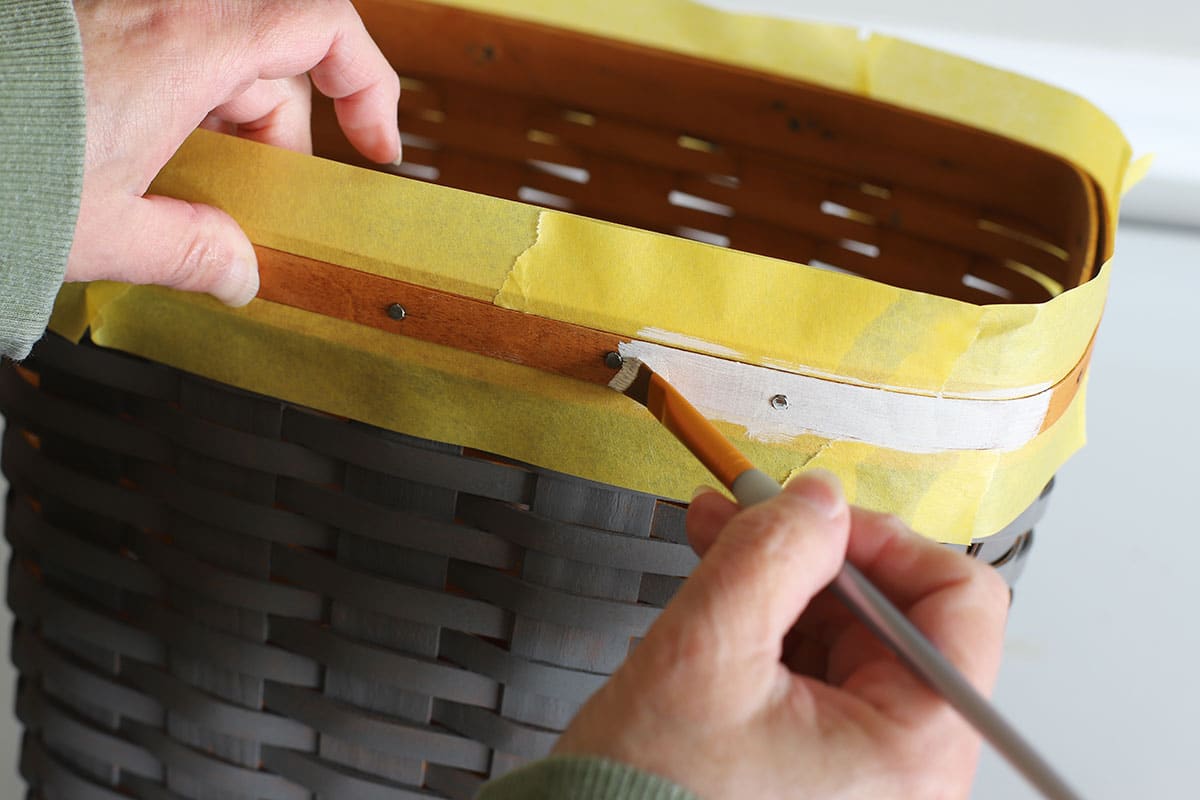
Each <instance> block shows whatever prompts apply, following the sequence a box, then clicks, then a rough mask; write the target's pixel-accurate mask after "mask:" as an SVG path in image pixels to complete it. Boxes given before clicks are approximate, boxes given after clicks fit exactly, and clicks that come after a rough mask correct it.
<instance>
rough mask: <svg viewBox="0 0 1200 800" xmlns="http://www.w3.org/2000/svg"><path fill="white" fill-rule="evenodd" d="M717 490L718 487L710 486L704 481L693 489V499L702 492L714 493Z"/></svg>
mask: <svg viewBox="0 0 1200 800" xmlns="http://www.w3.org/2000/svg"><path fill="white" fill-rule="evenodd" d="M716 491H717V490H716V489H714V488H713V487H711V486H709V485H708V484H704V483H702V484H700V485H699V486H697V487H696V488H695V489H693V490H692V499H693V500H695V499H696V498H697V497H699V496H700V495H702V494H712V493H713V492H716Z"/></svg>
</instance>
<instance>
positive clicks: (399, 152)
mask: <svg viewBox="0 0 1200 800" xmlns="http://www.w3.org/2000/svg"><path fill="white" fill-rule="evenodd" d="M403 163H404V139H403V138H402V137H401V136H400V133H399V131H397V133H396V160H395V161H393V162H392V166H393V167H398V166H400V165H401V164H403Z"/></svg>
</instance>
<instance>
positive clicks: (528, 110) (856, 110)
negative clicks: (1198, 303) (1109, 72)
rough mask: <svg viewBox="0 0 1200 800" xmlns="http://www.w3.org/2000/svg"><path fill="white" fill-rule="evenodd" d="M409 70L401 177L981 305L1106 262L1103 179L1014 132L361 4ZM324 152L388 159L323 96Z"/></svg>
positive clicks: (536, 28)
mask: <svg viewBox="0 0 1200 800" xmlns="http://www.w3.org/2000/svg"><path fill="white" fill-rule="evenodd" d="M358 6H359V10H360V13H361V14H362V16H363V18H364V20H365V22H366V23H367V26H368V28H369V29H370V30H371V33H372V35H373V36H374V37H375V38H376V40H377V41H378V42H379V44H380V46H381V48H382V49H383V51H384V53H385V54H386V55H387V57H388V58H389V59H390V60H391V61H392V63H393V65H394V66H395V67H396V69H397V71H398V72H399V73H400V74H401V76H402V80H403V85H404V90H403V93H402V96H401V101H400V104H401V108H400V128H401V131H402V134H403V137H404V142H405V151H404V157H405V163H404V164H403V165H402V166H401V167H399V168H393V167H388V169H390V170H394V171H397V172H399V173H400V174H402V175H405V176H408V177H411V178H415V179H419V180H425V181H432V182H437V183H441V184H445V185H448V186H453V187H457V188H461V189H467V190H471V191H475V192H481V193H484V194H488V195H493V196H496V197H501V198H506V199H511V200H521V201H525V202H529V203H533V204H538V205H544V206H547V207H552V208H557V209H561V210H565V211H570V212H574V213H578V214H581V215H585V216H590V217H595V218H599V219H604V220H608V221H612V222H618V223H622V224H627V225H632V226H636V227H639V228H644V229H647V230H653V231H658V232H662V233H667V234H672V235H677V236H683V237H687V238H691V239H696V240H700V241H704V242H709V243H713V244H718V245H723V246H728V247H733V248H737V249H740V250H745V251H750V252H755V253H760V254H763V255H768V256H773V257H777V258H782V259H786V260H789V261H793V262H797V263H805V264H809V265H813V266H818V267H825V268H829V269H836V270H840V271H846V272H850V273H854V274H857V275H861V276H864V277H866V278H870V279H872V280H876V281H880V282H883V283H888V284H892V285H895V286H899V287H902V288H906V289H912V290H916V291H923V292H928V293H931V294H937V295H941V296H945V297H951V298H956V299H961V300H966V301H970V302H973V303H978V304H987V303H1002V302H1040V301H1043V300H1046V299H1048V298H1050V297H1052V296H1054V295H1056V294H1058V293H1060V292H1061V291H1062V290H1063V289H1065V288H1071V287H1073V286H1076V285H1078V284H1080V283H1082V282H1084V281H1086V280H1088V279H1089V278H1090V277H1091V276H1092V274H1093V271H1094V269H1095V264H1096V257H1097V252H1098V251H1099V250H1102V249H1103V248H1102V245H1101V237H1102V231H1101V228H1100V223H1099V221H1098V215H1097V200H1096V192H1095V189H1094V187H1093V185H1092V182H1091V181H1090V180H1089V179H1088V178H1087V177H1086V176H1085V175H1084V174H1083V173H1082V172H1080V171H1079V170H1078V169H1077V168H1075V167H1073V166H1071V165H1070V164H1068V163H1066V162H1065V161H1063V160H1061V159H1059V158H1057V157H1054V156H1051V155H1049V154H1047V153H1044V152H1042V151H1039V150H1037V149H1034V148H1032V147H1029V146H1027V145H1024V144H1021V143H1017V142H1014V141H1011V140H1008V139H1004V138H1002V137H999V136H996V135H993V134H990V133H987V132H984V131H980V130H977V129H973V128H969V127H966V126H963V125H959V124H955V123H952V122H948V121H945V120H940V119H936V118H933V117H930V116H927V115H923V114H921V113H918V112H915V111H911V110H907V109H902V108H898V107H895V106H889V105H886V104H883V103H880V102H877V101H873V100H869V99H865V98H862V97H859V96H856V95H851V94H847V93H843V92H837V91H833V90H830V89H826V88H822V87H818V86H815V85H812V84H807V83H803V82H800V81H796V80H792V79H787V78H782V77H778V76H771V75H766V74H762V73H756V72H751V71H748V70H745V69H740V68H736V67H731V66H727V65H721V64H717V63H714V62H709V61H704V60H699V59H695V58H690V57H687V56H683V55H677V54H672V53H666V52H662V51H656V50H651V49H648V48H644V47H638V46H635V45H631V44H627V43H621V42H616V41H611V40H606V39H601V38H597V37H592V36H587V35H584V34H581V33H576V32H571V31H564V30H559V29H555V28H550V27H546V26H542V25H537V24H533V23H528V22H522V21H517V20H512V19H505V18H500V17H495V16H489V15H485V14H480V13H476V12H471V11H467V10H463V9H455V8H447V7H443V6H434V5H428V4H425V3H420V2H408V1H407V0H367V1H366V2H359V3H358ZM315 102H316V105H315V108H314V149H315V151H316V152H317V154H319V155H323V156H326V157H329V158H334V159H336V160H341V161H346V162H349V163H355V164H360V165H363V166H371V165H370V164H368V163H367V162H365V161H364V160H363V159H362V158H361V157H359V156H358V155H357V154H356V153H355V152H354V151H353V149H352V148H351V147H350V146H349V145H348V144H347V142H346V141H345V139H344V137H343V136H342V134H341V133H340V131H339V130H338V128H337V124H336V120H335V118H334V116H333V112H332V105H331V104H330V103H329V102H328V101H322V100H320V99H315Z"/></svg>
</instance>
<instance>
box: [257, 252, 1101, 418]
mask: <svg viewBox="0 0 1200 800" xmlns="http://www.w3.org/2000/svg"><path fill="white" fill-rule="evenodd" d="M255 249H256V251H257V253H258V259H259V275H260V286H261V288H260V290H259V294H258V296H259V297H260V298H262V299H264V300H269V301H271V302H275V303H281V304H283V305H287V306H292V307H294V308H299V309H303V310H305V311H311V312H313V313H316V314H321V315H323V316H327V317H334V318H337V319H342V320H346V321H348V322H355V323H358V324H360V325H367V326H369V327H372V328H376V329H378V330H382V331H385V332H387V333H393V334H400V335H402V336H409V337H412V338H415V339H420V340H422V341H426V342H431V343H433V344H438V345H443V346H445V347H452V348H455V349H458V350H465V351H468V352H471V353H476V354H478V355H482V356H486V357H489V358H496V359H500V360H502V361H507V362H510V363H514V364H521V365H524V366H527V367H533V368H534V369H539V370H542V371H546V372H553V373H556V374H558V375H564V376H566V377H569V378H574V379H576V380H583V381H587V382H589V383H594V384H602V385H607V384H608V382H609V381H610V380H612V378H613V377H614V376H615V375H616V373H617V371H618V369H619V367H620V364H619V363H617V365H616V366H610V365H609V364H608V363H606V358H607V357H608V356H609V354H610V353H616V352H618V351H619V349H620V345H621V343H622V342H631V341H633V340H631V339H629V338H622V337H620V336H617V335H616V334H612V333H606V332H604V331H598V330H595V329H592V328H587V327H584V326H581V325H575V324H572V323H569V322H562V321H560V320H554V319H549V318H546V317H539V316H536V315H534V314H526V313H524V312H521V311H514V310H512V309H507V308H500V307H499V306H495V305H493V304H491V303H489V302H486V301H482V300H475V299H473V298H469V297H463V296H461V295H456V294H453V293H451V292H444V291H440V290H437V289H430V288H427V287H423V286H417V285H415V284H412V283H407V282H405V281H398V280H394V279H391V278H385V277H382V276H379V275H372V274H370V273H367V272H361V271H359V270H355V269H350V268H348V267H342V266H338V265H335V264H330V263H327V262H324V261H318V260H316V259H312V258H306V257H304V256H299V255H295V254H292V253H285V252H282V251H279V250H273V249H270V248H266V247H256V248H255ZM1094 341H1095V340H1094V337H1093V342H1094ZM398 342H399V340H398ZM397 347H403V344H400V343H398V344H397ZM1091 353H1092V346H1091V344H1089V346H1088V349H1087V351H1086V352H1085V353H1084V355H1083V357H1082V358H1080V360H1079V362H1078V363H1077V364H1076V365H1075V367H1074V369H1072V370H1071V371H1070V372H1069V373H1068V374H1067V375H1065V376H1064V377H1063V378H1062V379H1061V380H1060V381H1058V382H1057V383H1056V384H1055V385H1054V386H1053V387H1051V388H1050V389H1048V390H1046V391H1048V392H1050V397H1049V401H1048V403H1047V407H1046V413H1045V418H1044V420H1043V423H1042V425H1041V428H1040V431H1039V432H1041V431H1045V430H1047V429H1048V428H1050V427H1051V426H1052V425H1053V424H1054V423H1055V422H1057V421H1058V420H1059V419H1060V418H1061V417H1062V416H1063V414H1064V413H1066V410H1067V408H1069V407H1070V405H1071V402H1072V400H1074V398H1075V395H1076V394H1077V393H1078V391H1079V387H1080V386H1081V385H1082V382H1083V376H1084V374H1085V372H1086V370H1087V367H1088V364H1089V362H1090V359H1091ZM709 357H710V358H715V357H713V356H709ZM758 368H759V369H762V370H766V371H774V370H771V368H769V367H758ZM785 374H786V373H785ZM878 391H887V390H883V389H880V390H878ZM931 399H932V398H931ZM977 402H984V403H988V402H1000V403H1003V402H1005V401H1004V400H995V401H994V400H979V401H977Z"/></svg>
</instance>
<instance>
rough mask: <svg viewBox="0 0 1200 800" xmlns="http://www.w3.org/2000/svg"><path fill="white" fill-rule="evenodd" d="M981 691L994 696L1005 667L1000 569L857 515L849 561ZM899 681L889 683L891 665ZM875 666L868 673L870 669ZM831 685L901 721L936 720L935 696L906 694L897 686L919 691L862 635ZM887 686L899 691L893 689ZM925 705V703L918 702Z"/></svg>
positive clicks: (839, 660)
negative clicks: (933, 716) (907, 684)
mask: <svg viewBox="0 0 1200 800" xmlns="http://www.w3.org/2000/svg"><path fill="white" fill-rule="evenodd" d="M847 556H848V559H849V560H850V561H852V562H854V563H855V564H856V565H858V567H859V568H860V569H861V570H862V572H863V573H864V574H865V575H866V576H867V577H868V578H869V579H870V580H871V581H872V582H873V583H875V585H876V586H878V587H879V588H880V590H881V591H882V592H883V593H884V594H886V595H887V596H888V597H889V598H890V599H891V600H892V602H894V603H895V604H896V605H897V606H898V607H899V608H900V609H901V610H903V611H904V612H905V613H906V614H907V616H908V617H909V619H911V620H912V622H913V624H915V625H916V626H917V627H918V628H919V629H920V630H921V632H922V633H924V634H925V635H926V636H927V637H928V638H929V640H930V641H931V642H932V643H933V644H934V646H935V647H937V648H938V649H939V650H940V651H941V652H942V654H943V655H945V656H946V658H947V659H948V660H949V661H950V662H951V663H952V664H954V666H955V667H957V668H958V669H959V670H960V671H961V672H962V673H963V675H964V677H966V678H967V680H968V681H970V682H971V683H972V684H973V685H974V686H975V687H976V688H977V689H979V690H980V691H982V692H984V693H988V692H990V690H991V687H992V685H993V684H994V682H995V679H996V674H997V672H998V670H999V667H1000V656H1001V648H1002V644H1003V630H1004V623H1005V619H1006V617H1007V613H1008V600H1009V593H1008V587H1007V585H1006V584H1005V583H1004V581H1003V579H1002V578H1000V576H999V574H998V573H996V571H995V570H994V569H991V568H990V567H989V566H988V565H986V564H981V563H979V562H977V561H975V560H973V559H970V558H967V557H966V556H964V555H962V554H961V553H957V552H955V551H953V550H950V549H948V548H946V547H944V546H942V545H939V544H937V543H936V542H933V541H931V540H928V539H925V538H924V537H921V536H919V535H917V534H915V533H913V532H911V531H910V530H908V528H907V527H906V526H904V525H903V523H901V522H899V521H898V520H897V519H895V518H894V517H890V516H885V515H881V514H873V513H871V512H866V511H861V510H858V509H856V510H855V511H854V514H853V527H852V533H851V536H850V543H849V548H848V553H847ZM887 662H893V663H894V669H895V674H892V675H889V676H887V681H883V680H882V678H883V677H885V676H884V675H883V674H881V672H879V671H883V672H886V671H888V667H886V666H885V663H887ZM866 665H878V666H872V667H871V668H870V669H869V670H868V671H867V672H865V673H864V672H863V671H862V670H863V667H864V666H866ZM830 678H831V680H832V681H835V682H837V681H839V680H841V679H844V680H845V683H844V684H843V685H844V686H845V688H847V689H852V690H856V691H857V692H858V693H860V694H863V695H864V696H865V697H866V699H868V700H871V701H873V702H874V703H875V704H876V705H877V706H879V707H881V708H884V709H887V710H890V711H891V712H892V713H894V714H897V715H906V716H917V715H920V714H923V713H936V710H937V707H940V702H938V701H937V698H935V697H933V695H932V693H931V692H929V691H928V690H925V691H918V690H917V689H916V688H915V687H914V691H913V692H912V693H907V692H899V691H897V687H896V685H895V683H894V681H905V682H908V681H911V682H913V683H914V684H916V683H919V682H917V681H916V679H915V678H913V677H912V676H910V675H908V674H907V670H906V669H904V668H903V667H901V666H900V665H899V663H898V662H894V660H893V659H892V658H891V657H890V654H886V655H885V650H884V648H883V645H882V644H880V643H879V642H878V641H875V639H874V637H873V636H871V635H870V634H868V633H867V632H866V631H865V629H863V628H861V627H856V628H854V629H851V630H849V631H848V632H847V635H846V636H845V637H843V639H842V640H840V641H839V642H838V644H837V645H836V647H835V648H834V650H833V651H832V652H831V653H830ZM888 681H891V682H892V683H891V684H890V685H889V684H888ZM918 696H921V697H924V698H925V700H926V701H928V702H926V703H919V702H917V701H916V700H915V698H916V697H918Z"/></svg>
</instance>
